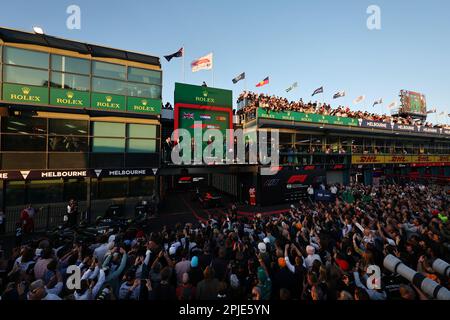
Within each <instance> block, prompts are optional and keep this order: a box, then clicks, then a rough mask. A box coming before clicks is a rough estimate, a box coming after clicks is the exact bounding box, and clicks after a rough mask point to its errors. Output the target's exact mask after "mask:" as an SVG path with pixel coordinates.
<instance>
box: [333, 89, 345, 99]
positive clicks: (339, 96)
mask: <svg viewBox="0 0 450 320" xmlns="http://www.w3.org/2000/svg"><path fill="white" fill-rule="evenodd" d="M341 97H345V91H338V92H336V93H335V94H334V96H333V99H337V98H341Z"/></svg>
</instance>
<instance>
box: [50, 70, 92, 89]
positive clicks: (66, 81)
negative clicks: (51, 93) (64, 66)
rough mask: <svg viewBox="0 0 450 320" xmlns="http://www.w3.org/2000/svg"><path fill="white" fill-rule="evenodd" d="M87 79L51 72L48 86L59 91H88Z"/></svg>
mask: <svg viewBox="0 0 450 320" xmlns="http://www.w3.org/2000/svg"><path fill="white" fill-rule="evenodd" d="M89 82H90V81H89V77H88V76H79V75H75V74H70V73H61V72H52V80H51V82H50V86H51V87H54V88H61V89H71V90H79V91H89V89H90V85H89Z"/></svg>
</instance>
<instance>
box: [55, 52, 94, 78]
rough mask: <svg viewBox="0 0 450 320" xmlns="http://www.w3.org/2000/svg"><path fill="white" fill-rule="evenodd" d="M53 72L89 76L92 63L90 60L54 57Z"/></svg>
mask: <svg viewBox="0 0 450 320" xmlns="http://www.w3.org/2000/svg"><path fill="white" fill-rule="evenodd" d="M52 70H56V71H63V72H73V73H81V74H89V73H90V72H91V63H90V61H89V60H85V59H79V58H72V57H66V56H60V55H52Z"/></svg>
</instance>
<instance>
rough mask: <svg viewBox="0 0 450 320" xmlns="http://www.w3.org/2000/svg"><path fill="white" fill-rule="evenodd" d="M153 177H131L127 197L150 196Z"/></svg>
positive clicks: (153, 181)
mask: <svg viewBox="0 0 450 320" xmlns="http://www.w3.org/2000/svg"><path fill="white" fill-rule="evenodd" d="M154 183H155V178H154V177H132V178H130V188H129V196H132V197H140V196H151V195H152V194H153V188H154V187H153V186H154Z"/></svg>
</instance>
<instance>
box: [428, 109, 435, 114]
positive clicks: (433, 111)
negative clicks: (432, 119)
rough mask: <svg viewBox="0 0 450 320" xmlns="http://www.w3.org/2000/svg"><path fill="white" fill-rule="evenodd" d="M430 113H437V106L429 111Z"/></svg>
mask: <svg viewBox="0 0 450 320" xmlns="http://www.w3.org/2000/svg"><path fill="white" fill-rule="evenodd" d="M430 113H436V108H434V109H431V110H428V111H427V114H430Z"/></svg>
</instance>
